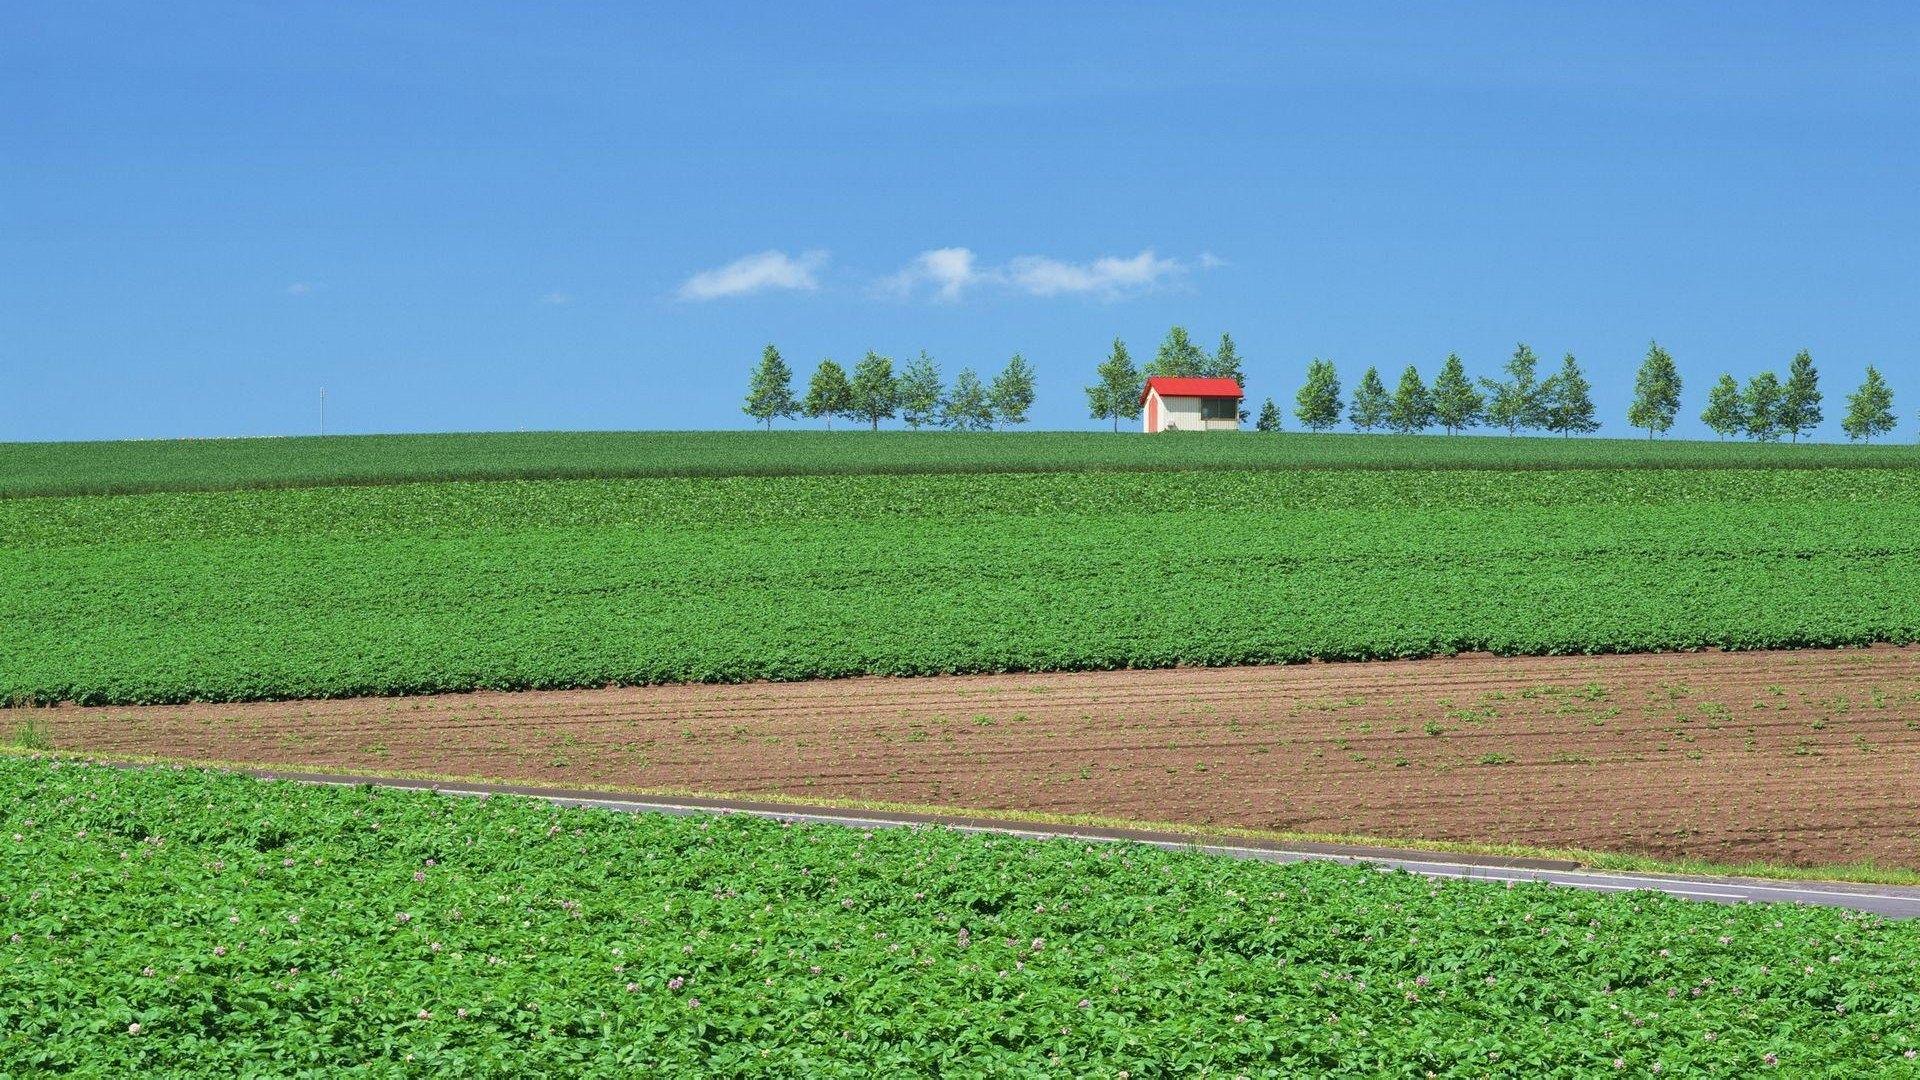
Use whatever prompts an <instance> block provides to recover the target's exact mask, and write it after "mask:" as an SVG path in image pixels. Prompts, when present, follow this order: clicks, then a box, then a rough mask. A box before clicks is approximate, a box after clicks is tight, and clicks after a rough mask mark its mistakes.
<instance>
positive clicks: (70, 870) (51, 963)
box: [0, 756, 1920, 1076]
mask: <svg viewBox="0 0 1920 1080" xmlns="http://www.w3.org/2000/svg"><path fill="white" fill-rule="evenodd" d="M0 843H5V844H6V845H7V858H6V859H4V860H0V970H4V971H5V972H6V977H5V978H3V979H0V1071H5V1072H9V1073H12V1074H16V1075H24V1074H32V1073H39V1072H66V1071H81V1072H98V1073H117V1074H123V1075H133V1074H140V1073H156V1072H168V1071H178V1070H193V1071H196V1072H231V1071H248V1072H258V1071H267V1072H274V1073H280V1072H292V1071H301V1070H313V1071H338V1070H342V1069H348V1068H359V1069H365V1070H368V1071H372V1072H375V1073H379V1074H388V1073H392V1074H401V1073H411V1072H420V1073H459V1074H462V1075H505V1074H516V1075H525V1074H529V1073H534V1074H567V1075H633V1074H635V1073H637V1072H652V1073H667V1074H678V1075H687V1074H691V1073H696V1072H707V1073H714V1072H720V1073H735V1072H771V1073H775V1074H787V1075H798V1074H805V1075H851V1074H853V1073H856V1072H859V1073H871V1072H874V1071H880V1072H932V1071H940V1070H945V1071H953V1070H955V1069H964V1070H966V1071H970V1072H979V1073H1001V1074H1022V1075H1024V1074H1027V1073H1032V1072H1034V1071H1036V1070H1039V1071H1047V1070H1050V1069H1051V1070H1062V1071H1068V1072H1072V1073H1077V1074H1092V1075H1107V1076H1111V1075H1118V1074H1119V1073H1120V1072H1121V1071H1123V1070H1124V1071H1127V1072H1130V1073H1131V1074H1132V1075H1134V1076H1148V1075H1156V1074H1158V1073H1163V1072H1175V1071H1178V1072H1193V1073H1209V1074H1221V1075H1227V1074H1231V1073H1234V1072H1243V1073H1247V1074H1253V1075H1265V1074H1269V1073H1273V1074H1278V1075H1326V1074H1332V1073H1349V1074H1392V1075H1412V1076H1420V1075H1424V1074H1426V1073H1427V1072H1428V1071H1432V1072H1436V1073H1444V1074H1448V1075H1454V1074H1472V1075H1510V1076H1537V1075H1548V1074H1554V1075H1559V1074H1574V1073H1603V1074H1611V1073H1614V1072H1615V1071H1619V1070H1630V1071H1632V1072H1634V1073H1635V1074H1645V1073H1646V1072H1647V1071H1649V1070H1652V1069H1653V1068H1654V1067H1655V1066H1656V1065H1657V1066H1658V1067H1659V1070H1660V1071H1662V1072H1665V1073H1668V1074H1671V1075H1681V1074H1691V1073H1697V1072H1709V1071H1713V1072H1719V1073H1722V1074H1725V1075H1743V1074H1749V1073H1753V1072H1758V1071H1761V1070H1765V1069H1769V1068H1772V1067H1777V1068H1778V1069H1780V1070H1781V1071H1782V1073H1783V1074H1786V1075H1809V1074H1826V1075H1877V1076H1887V1075H1914V1074H1915V1073H1916V1072H1920V1069H1917V1068H1916V1065H1915V1058H1914V1056H1913V1055H1915V1054H1916V1053H1917V1052H1920V1036H1917V1035H1916V1020H1917V1019H1920V1005H1916V1002H1920V967H1916V965H1915V963H1914V957H1915V956H1916V955H1920V924H1889V923H1884V922H1882V921H1880V920H1878V919H1875V918H1872V917H1868V916H1859V915H1855V914H1852V913H1847V912H1842V911H1838V910H1833V909H1822V908H1799V907H1789V906H1776V905H1747V906H1740V907H1722V906H1717V905H1712V904H1702V903H1693V902H1686V901H1681V900H1676V899H1673V898H1669V897H1665V896H1660V895H1655V894H1648V893H1628V894H1605V893H1588V892H1576V891H1571V890H1561V889H1553V888H1550V887H1546V886H1537V885H1521V886H1517V887H1511V888H1502V887H1499V886H1495V885H1491V884H1483V883H1469V882H1448V883H1435V882H1430V881H1428V880H1426V879H1423V878H1418V877H1413V876H1410V875H1406V874H1397V873H1396V874H1383V873H1379V872H1376V871H1374V870H1370V869H1367V868H1364V867H1350V866H1340V865H1334V864H1312V865H1308V864H1297V865H1291V866H1277V865H1272V864H1264V863H1252V862H1237V861H1232V860H1223V859H1218V858H1215V857H1211V856H1205V855H1199V854H1190V853H1178V852H1164V851H1159V850H1155V849H1147V848H1136V847H1122V846H1108V845H1088V844H1084V843H1080V842H1072V841H1056V842H1049V843H1034V842H1027V841H1016V840H1007V839H999V838H990V837H984V836H979V835H969V834H962V833H954V832H948V831H937V830H936V831H916V832H908V831H887V830H882V831H879V832H874V833H865V832H859V831H854V830H846V829H840V828H836V827H820V826H816V827H806V826H801V827H792V828H784V827H782V826H780V825H778V824H776V823H773V822H768V821H761V820H750V819H718V820H713V819H691V818H677V819H676V818H661V817H654V816H644V817H642V816H627V815H620V814H612V813H606V812H602V811H591V810H560V809H556V808H554V807H551V806H549V805H547V804H544V803H538V802H532V801H527V800H519V799H514V798H509V797H497V798H493V799H488V800H477V799H473V800H469V799H459V798H450V797H443V796H435V795H430V794H425V793H404V792H378V791H373V790H367V789H362V790H352V789H339V788H309V787H301V786H295V785H287V784H268V783H262V782H259V781H254V780H250V779H246V778H243V777H239V776H234V775H229V774H219V773H205V772H199V771H195V770H177V769H146V770H121V769H113V768H108V767H104V766H89V765H82V764H76V763H71V762H68V763H61V762H57V761H44V760H31V759H22V758H14V757H6V756H0Z"/></svg>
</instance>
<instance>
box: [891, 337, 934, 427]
mask: <svg viewBox="0 0 1920 1080" xmlns="http://www.w3.org/2000/svg"><path fill="white" fill-rule="evenodd" d="M940 389H941V388H940V365H938V364H936V363H934V362H933V357H931V356H928V355H927V351H926V350H925V349H922V350H920V359H918V360H915V361H914V362H913V363H911V364H908V365H907V366H906V368H905V370H903V371H901V372H900V419H902V420H905V421H906V422H907V426H908V427H910V428H912V429H914V430H915V431H918V430H920V425H922V424H931V423H934V422H936V421H938V420H939V419H940Z"/></svg>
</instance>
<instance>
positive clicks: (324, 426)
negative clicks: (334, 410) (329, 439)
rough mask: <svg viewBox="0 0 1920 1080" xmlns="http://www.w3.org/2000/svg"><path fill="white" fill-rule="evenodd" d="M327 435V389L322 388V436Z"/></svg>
mask: <svg viewBox="0 0 1920 1080" xmlns="http://www.w3.org/2000/svg"><path fill="white" fill-rule="evenodd" d="M326 433H327V388H326V387H324V386H323V387H321V388H320V434H322V435H325V434H326Z"/></svg>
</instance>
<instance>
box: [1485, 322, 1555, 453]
mask: <svg viewBox="0 0 1920 1080" xmlns="http://www.w3.org/2000/svg"><path fill="white" fill-rule="evenodd" d="M1539 366H1540V358H1539V357H1538V356H1536V355H1534V352H1533V347H1532V346H1530V345H1528V344H1527V343H1526V342H1524V341H1523V342H1521V343H1520V344H1519V346H1518V347H1517V348H1515V349H1514V350H1513V356H1511V357H1509V358H1508V360H1507V364H1506V369H1505V370H1506V373H1507V379H1506V381H1505V382H1496V381H1494V380H1492V379H1481V380H1480V385H1481V386H1484V387H1486V390H1487V423H1489V424H1492V425H1493V426H1494V427H1503V428H1506V429H1507V434H1509V435H1514V434H1517V433H1518V432H1519V431H1520V429H1521V428H1537V427H1545V426H1546V411H1545V409H1544V408H1543V406H1542V403H1541V400H1540V382H1539V379H1538V377H1537V376H1536V375H1535V372H1536V371H1537V370H1538V369H1539Z"/></svg>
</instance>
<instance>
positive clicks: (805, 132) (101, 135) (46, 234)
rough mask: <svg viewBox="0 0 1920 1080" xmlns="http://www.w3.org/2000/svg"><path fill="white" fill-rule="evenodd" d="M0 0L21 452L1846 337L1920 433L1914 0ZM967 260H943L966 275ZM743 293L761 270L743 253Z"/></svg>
mask: <svg viewBox="0 0 1920 1080" xmlns="http://www.w3.org/2000/svg"><path fill="white" fill-rule="evenodd" d="M1731 11H1732V9H1729V8H1728V7H1727V6H1726V5H1724V4H1697V5H1696V4H1665V5H1657V6H1656V5H1632V6H1623V5H1606V4H1595V5H1591V6H1574V5H1540V4H1511V5H1504V4H1477V5H1471V6H1458V7H1455V6H1441V5H1421V6H1408V7H1400V8H1394V7H1389V6H1386V5H1350V4H1327V5H1319V6H1313V5H1268V4H1248V5H1232V6H1206V7H1203V6H1199V5H1179V6H1174V5H1166V6H1149V5H1132V4H1127V5H1109V4H1090V5H1084V6H1075V5H1067V4H1047V5H1030V4H1006V5H987V4H970V5H940V6H933V5H895V4H873V5H858V4H837V5H824V6H823V5H738V6H721V5H701V4H687V5H684V6H674V7H669V6H665V5H644V6H643V5H629V4H606V5H563V4H539V5H522V4H512V5H490V4H481V3H471V2H466V3H460V4H444V5H442V4H433V3H416V4H407V5H373V4H354V3H325V4H320V3H316V4H273V5H257V4H247V5H242V4H233V5H215V4H196V3H184V2H183V3H177V4H96V3H69V2H61V3H51V2H49V3H29V2H22V3H13V4H8V5H6V6H5V7H4V8H0V146H3V147H4V148H5V149H4V152H0V439H91V438H112V437H131V436H138V437H150V436H158V437H173V436H181V435H250V434H279V433H296V432H308V431H311V430H313V428H314V425H315V420H316V417H315V412H316V399H317V394H318V390H319V388H320V387H321V386H325V387H326V388H327V391H328V401H329V405H328V416H329V427H330V429H331V430H336V431H432V430H482V429H516V428H527V429H539V428H649V427H702V428H713V427H735V426H740V427H744V426H746V425H747V423H748V421H747V418H746V417H744V416H743V415H741V414H740V412H739V399H740V397H741V394H742V392H743V390H744V383H745V376H746V373H747V370H748V368H749V367H750V365H751V364H752V363H753V362H754V360H755V359H756V358H757V355H758V353H759V349H760V346H761V345H762V344H763V343H765V342H767V341H773V342H777V343H778V344H779V345H780V347H781V349H782V350H783V352H784V353H785V354H786V355H787V357H788V359H789V361H790V362H791V363H792V364H793V365H794V366H795V367H796V368H797V369H799V370H800V372H801V373H802V376H803V378H804V374H805V373H806V372H807V371H809V370H810V369H811V367H812V365H813V364H814V363H815V362H817V361H818V359H819V358H820V357H822V356H829V355H830V356H833V357H835V358H838V359H840V360H842V361H847V362H851V361H852V360H854V359H856V358H857V357H858V356H859V355H860V354H861V353H863V352H864V351H865V350H866V349H869V348H873V349H878V350H880V351H882V352H886V353H889V354H891V355H893V356H895V357H897V358H906V357H910V356H913V355H915V354H917V353H918V351H919V350H921V349H923V348H924V349H927V350H928V351H930V352H931V353H932V354H933V355H934V356H935V357H936V358H937V359H938V360H939V361H940V362H941V363H942V366H943V367H944V368H945V370H946V371H947V373H948V374H949V375H951V374H952V372H953V371H955V370H956V369H958V368H959V367H960V366H962V365H970V366H974V367H976V368H979V369H981V370H983V371H990V370H992V369H995V368H997V367H998V366H999V365H1000V364H1001V363H1003V362H1004V361H1005V359H1006V358H1007V356H1008V355H1010V354H1011V353H1013V352H1014V351H1016V350H1018V351H1020V352H1022V353H1024V354H1025V355H1026V356H1027V357H1028V359H1029V360H1031V361H1032V362H1033V363H1034V364H1035V366H1036V367H1037V368H1038V370H1039V373H1040V386H1039V390H1040V396H1039V402H1038V405H1037V407H1036V410H1035V426H1037V427H1044V428H1094V427H1098V426H1100V425H1099V424H1098V422H1096V421H1092V420H1089V419H1087V417H1086V415H1085V408H1084V401H1083V396H1082V395H1081V393H1080V387H1081V386H1082V385H1083V384H1084V383H1086V382H1087V381H1089V379H1090V374H1091V370H1092V368H1093V366H1094V365H1095V364H1096V363H1098V362H1099V360H1100V359H1101V357H1102V356H1103V355H1104V353H1105V350H1106V348H1107V345H1108V343H1109V341H1110V340H1111V339H1112V338H1113V337H1114V336H1116V335H1118V336H1121V337H1124V338H1125V339H1126V341H1127V342H1128V344H1129V345H1130V346H1131V347H1132V349H1133V351H1134V354H1135V356H1136V357H1137V358H1141V359H1144V358H1146V357H1147V356H1150V355H1151V353H1152V351H1153V348H1154V345H1155V344H1156V343H1157V341H1158V340H1159V338H1160V337H1161V336H1162V335H1163V334H1164V332H1165V330H1166V328H1167V327H1168V325H1170V324H1172V323H1175V322H1178V323H1181V324H1184V325H1186V326H1187V327H1189V328H1190V329H1191V331H1192V332H1193V333H1194V334H1195V336H1196V337H1199V338H1201V339H1202V340H1205V341H1209V342H1211V341H1215V340H1217V338H1218V335H1219V334H1220V332H1221V331H1222V330H1229V331H1231V332H1232V333H1233V335H1234V337H1235V339H1236V341H1237V342H1238V344H1239V346H1240V349H1241V351H1242V353H1243V354H1244V355H1245V356H1246V357H1247V358H1248V370H1249V374H1250V382H1249V393H1250V395H1252V396H1253V397H1254V398H1255V399H1256V401H1257V399H1258V398H1259V397H1261V396H1265V395H1269V394H1271V395H1272V396H1274V397H1276V398H1278V399H1280V400H1282V401H1286V400H1288V399H1289V398H1290V397H1291V395H1292V393H1293V391H1294V389H1295V388H1296V387H1297V385H1298V384H1299V382H1300V379H1301V375H1302V372H1303V370H1304V368H1305V365H1306V362H1307V361H1308V360H1309V359H1310V358H1312V357H1315V356H1324V357H1328V358H1331V359H1333V360H1334V361H1335V362H1336V363H1337V364H1338V365H1339V366H1340V369H1341V372H1342V375H1343V377H1344V378H1345V381H1346V382H1347V383H1348V384H1349V385H1351V383H1352V382H1353V380H1354V379H1355V378H1356V377H1357V376H1358V375H1359V373H1360V371H1361V369H1362V368H1364V367H1365V366H1366V365H1369V364H1377V365H1379V366H1380V367H1381V368H1382V370H1383V371H1385V372H1387V373H1388V375H1389V380H1390V381H1391V377H1392V375H1393V373H1396V372H1398V370H1399V369H1400V368H1401V367H1403V366H1404V365H1406V364H1407V363H1410V362H1411V363H1416V364H1418V365H1420V366H1421V368H1422V370H1423V371H1424V372H1426V373H1427V374H1428V375H1429V376H1431V374H1432V372H1433V370H1434V369H1435V368H1436V367H1437V365H1438V363H1439V361H1440V360H1441V358H1442V357H1444V356H1445V355H1446V353H1447V352H1449V351H1458V352H1459V353H1461V355H1462V356H1464V357H1465V358H1466V359H1467V362H1468V365H1469V367H1470V369H1472V370H1473V371H1474V372H1475V373H1484V374H1493V373H1495V369H1496V368H1497V367H1498V365H1499V364H1500V363H1501V362H1502V361H1503V360H1504V358H1505V357H1506V355H1507V354H1508V353H1509V352H1510V351H1511V350H1512V348H1513V345H1514V342H1516V341H1518V340H1525V341H1527V342H1529V343H1530V344H1532V345H1533V346H1534V348H1535V349H1536V351H1538V352H1539V353H1540V354H1541V355H1542V356H1543V357H1545V358H1546V360H1547V361H1548V362H1553V361H1556V360H1557V359H1558V357H1559V356H1560V354H1561V353H1563V352H1566V351H1568V350H1571V351H1573V352H1574V353H1576V354H1577V355H1578V356H1579V358H1580V359H1581V360H1582V362H1583V363H1584V364H1585V365H1586V366H1587V368H1588V370H1589V373H1590V375H1591V376H1592V377H1593V379H1594V381H1595V383H1596V384H1597V393H1596V397H1597V399H1598V400H1599V403H1600V407H1601V411H1602V413H1603V417H1604V419H1605V420H1606V421H1607V426H1606V428H1605V429H1603V430H1604V432H1605V433H1612V434H1628V433H1629V432H1628V431H1627V430H1626V428H1625V424H1624V421H1623V419H1622V415H1623V413H1624V409H1625V403H1626V397H1627V386H1628V384H1629V383H1630V381H1631V377H1632V371H1633V368H1634V366H1635V365H1636V364H1637V362H1638V360H1639V358H1640V356H1641V355H1642V353H1644V351H1645V349H1646V345H1647V342H1648V340H1649V339H1650V338H1658V339H1659V341H1660V342H1661V343H1662V344H1663V345H1665V346H1667V347H1668V348H1669V349H1670V350H1671V351H1672V352H1673V353H1674V355H1675V356H1676V358H1677V360H1678V361H1679V363H1680V366H1681V370H1682V373H1683V375H1684V376H1686V378H1687V380H1688V383H1689V385H1688V392H1687V409H1686V423H1685V424H1684V425H1683V428H1682V430H1683V431H1685V432H1691V433H1698V432H1700V431H1701V430H1702V429H1701V428H1700V426H1699V425H1698V423H1697V421H1695V419H1694V417H1695V416H1696V415H1697V413H1698V412H1699V409H1700V407H1701V405H1702V404H1703V398H1704V394H1705V389H1706V384H1707V383H1708V382H1709V381H1710V379H1711V377H1712V376H1713V375H1715V374H1717V373H1718V372H1719V371H1722V370H1730V371H1733V372H1735V373H1737V374H1740V375H1741V376H1743V377H1744V376H1745V375H1748V374H1751V373H1752V372H1753V371H1756V370H1759V369H1760V368H1762V367H1769V366H1771V367H1775V368H1784V366H1785V363H1786V361H1787V360H1788V358H1789V357H1791V355H1792V354H1793V352H1794V351H1795V350H1797V349H1799V348H1802V347H1805V348H1809V349H1812V350H1813V354H1814V357H1815V359H1816V361H1817V362H1818V363H1819V365H1820V367H1821V370H1822V373H1823V376H1824V382H1825V388H1826V389H1827V391H1828V395H1829V405H1828V410H1827V412H1828V423H1827V425H1826V426H1825V433H1826V434H1828V435H1829V436H1835V435H1836V433H1837V423H1836V421H1837V420H1838V414H1839V411H1840V410H1839V401H1838V399H1839V397H1840V396H1841V395H1842V394H1843V393H1844V392H1845V391H1847V390H1850V389H1851V388H1852V387H1853V385H1855V384H1856V383H1857V381H1858V379H1859V376H1860V373H1861V370H1862V369H1863V367H1864V366H1865V365H1866V364H1867V363H1869V362H1872V363H1875V364H1877V365H1878V366H1879V367H1880V369H1881V370H1882V371H1883V372H1884V373H1886V374H1887V375H1888V377H1889V378H1890V380H1891V381H1892V383H1893V385H1894V388H1895V390H1896V393H1898V394H1899V395H1900V397H1899V401H1898V404H1899V407H1900V411H1901V413H1902V425H1901V430H1902V432H1904V433H1905V434H1906V436H1907V437H1909V438H1911V437H1912V436H1913V435H1914V433H1915V431H1916V430H1920V425H1916V421H1915V413H1916V410H1920V303H1916V300H1920V183H1917V181H1920V123H1916V120H1917V119H1920V108H1916V106H1920V8H1916V7H1914V6H1913V5H1911V4H1885V5H1852V4H1834V5H1797V6H1790V5H1772V4H1758V5H1748V6H1743V7H1741V8H1739V9H1738V15H1737V16H1735V15H1733V14H1731ZM929 253H934V254H929ZM741 260H748V261H746V262H744V263H743V262H742V261H741Z"/></svg>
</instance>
